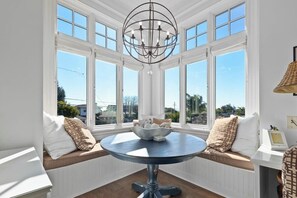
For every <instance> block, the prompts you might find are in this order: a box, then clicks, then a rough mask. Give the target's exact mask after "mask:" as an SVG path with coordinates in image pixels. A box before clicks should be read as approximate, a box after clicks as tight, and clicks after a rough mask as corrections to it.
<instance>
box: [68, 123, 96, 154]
mask: <svg viewBox="0 0 297 198" xmlns="http://www.w3.org/2000/svg"><path fill="white" fill-rule="evenodd" d="M64 127H65V130H66V131H67V133H68V134H69V135H70V136H71V137H72V139H73V141H74V142H75V144H76V146H77V148H78V149H79V150H82V151H89V150H91V149H92V148H93V147H94V146H95V144H96V140H95V138H94V137H93V135H92V134H91V132H90V131H89V130H88V129H87V127H86V126H85V124H84V123H83V122H82V121H81V120H79V119H75V118H65V121H64Z"/></svg>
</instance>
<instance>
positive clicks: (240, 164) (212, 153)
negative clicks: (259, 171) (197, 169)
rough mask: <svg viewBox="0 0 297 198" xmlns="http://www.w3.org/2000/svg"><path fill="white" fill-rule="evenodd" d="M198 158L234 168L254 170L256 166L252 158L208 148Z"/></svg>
mask: <svg viewBox="0 0 297 198" xmlns="http://www.w3.org/2000/svg"><path fill="white" fill-rule="evenodd" d="M198 156H199V157H202V158H205V159H209V160H212V161H215V162H218V163H222V164H226V165H230V166H234V167H237V168H243V169H247V170H254V166H253V163H252V162H251V160H250V158H249V157H246V156H243V155H240V154H239V153H236V152H232V151H226V152H223V153H222V152H219V151H216V150H214V149H211V148H208V149H207V150H205V151H204V152H202V153H200V154H199V155H198Z"/></svg>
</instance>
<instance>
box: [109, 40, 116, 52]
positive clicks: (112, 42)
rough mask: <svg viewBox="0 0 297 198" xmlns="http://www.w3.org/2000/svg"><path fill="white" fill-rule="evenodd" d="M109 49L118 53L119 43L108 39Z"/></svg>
mask: <svg viewBox="0 0 297 198" xmlns="http://www.w3.org/2000/svg"><path fill="white" fill-rule="evenodd" d="M107 48H108V49H111V50H113V51H116V50H117V43H116V42H115V41H114V40H110V39H107Z"/></svg>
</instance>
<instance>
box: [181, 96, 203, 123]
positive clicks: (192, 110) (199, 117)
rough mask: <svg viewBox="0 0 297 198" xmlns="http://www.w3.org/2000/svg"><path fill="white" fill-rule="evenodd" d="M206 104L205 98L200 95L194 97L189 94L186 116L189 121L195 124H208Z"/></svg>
mask: <svg viewBox="0 0 297 198" xmlns="http://www.w3.org/2000/svg"><path fill="white" fill-rule="evenodd" d="M206 104H207V103H206V102H204V101H203V97H202V96H200V95H196V94H195V95H193V96H191V95H190V94H188V93H187V95H186V108H187V111H186V115H187V121H188V122H190V123H195V124H206V123H207V117H206V115H207V109H206Z"/></svg>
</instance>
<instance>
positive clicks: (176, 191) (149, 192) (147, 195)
mask: <svg viewBox="0 0 297 198" xmlns="http://www.w3.org/2000/svg"><path fill="white" fill-rule="evenodd" d="M158 170H159V165H156V164H148V165H147V173H148V181H147V185H143V184H140V183H138V182H134V183H133V184H132V189H133V190H135V191H136V192H140V193H142V194H141V195H139V196H138V198H162V196H165V195H171V196H176V195H180V194H181V189H180V188H177V187H174V186H161V187H159V185H158V182H157V177H158Z"/></svg>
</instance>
